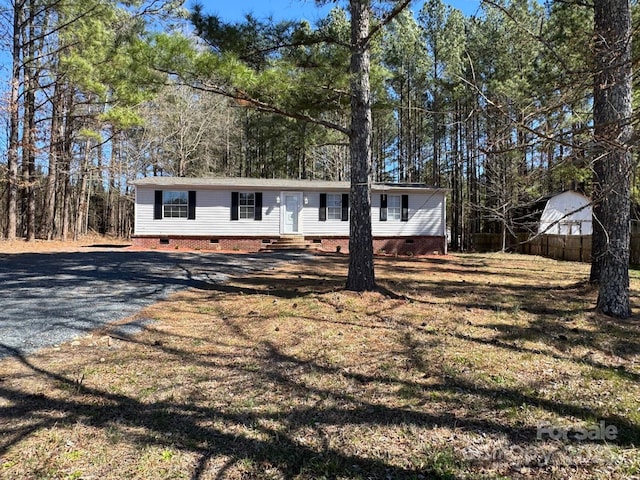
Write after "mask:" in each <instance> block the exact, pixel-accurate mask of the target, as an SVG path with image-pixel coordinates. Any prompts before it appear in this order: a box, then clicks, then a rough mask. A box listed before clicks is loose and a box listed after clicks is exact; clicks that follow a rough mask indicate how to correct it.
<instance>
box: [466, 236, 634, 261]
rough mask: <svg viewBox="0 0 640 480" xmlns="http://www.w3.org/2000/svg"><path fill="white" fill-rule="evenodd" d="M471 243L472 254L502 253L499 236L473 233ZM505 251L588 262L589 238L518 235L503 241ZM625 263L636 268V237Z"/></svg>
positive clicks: (589, 256) (589, 254) (632, 237)
mask: <svg viewBox="0 0 640 480" xmlns="http://www.w3.org/2000/svg"><path fill="white" fill-rule="evenodd" d="M473 240H474V245H475V250H477V251H479V252H498V251H500V250H501V249H502V235H500V234H493V233H477V234H475V235H474V237H473ZM507 250H509V251H511V252H517V253H524V254H528V255H541V256H543V257H549V258H555V259H557V260H569V261H573V262H590V261H591V235H538V236H536V237H534V238H529V236H528V235H527V234H522V235H518V236H517V237H509V238H508V239H507ZM629 263H630V264H631V265H640V233H632V234H631V252H630V258H629Z"/></svg>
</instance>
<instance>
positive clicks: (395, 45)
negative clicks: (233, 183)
mask: <svg viewBox="0 0 640 480" xmlns="http://www.w3.org/2000/svg"><path fill="white" fill-rule="evenodd" d="M344 3H347V2H344ZM412 5H413V6H414V9H413V10H409V9H405V10H403V11H402V12H400V13H399V14H398V15H396V16H394V18H393V20H392V21H390V22H389V23H388V24H386V25H385V28H384V29H382V30H381V31H380V33H379V35H377V36H376V37H375V38H373V40H372V44H371V45H370V52H371V59H370V61H371V66H370V71H371V93H372V107H373V113H372V126H373V135H372V140H371V142H372V146H373V159H372V160H373V171H374V180H375V181H399V182H419V183H427V184H431V185H435V186H441V187H446V188H449V189H450V192H451V193H450V199H449V202H448V205H449V212H448V216H449V224H450V229H451V243H452V245H451V246H452V248H453V249H470V248H472V247H473V234H475V233H479V232H502V233H504V234H505V235H506V234H508V233H509V232H516V231H521V230H523V229H526V228H527V227H530V226H531V225H530V222H531V217H530V214H531V212H532V210H533V209H534V208H535V207H536V206H539V202H540V200H541V199H543V198H544V197H545V196H546V195H549V194H552V193H556V192H559V191H562V190H564V189H568V188H577V189H581V190H582V191H584V192H585V193H587V194H591V192H592V188H593V187H592V176H593V161H594V151H593V145H594V142H593V134H594V132H593V89H594V81H595V80H594V79H595V75H596V69H595V66H594V61H593V44H594V41H593V37H594V20H593V15H594V11H593V5H592V2H590V1H588V0H587V1H584V0H580V1H579V0H575V1H574V0H567V1H554V2H546V3H544V4H543V3H541V2H537V1H535V0H485V1H484V2H483V3H482V5H481V7H480V8H479V9H478V11H477V12H476V14H475V15H474V16H471V17H469V16H465V15H463V14H462V12H460V11H458V10H456V9H453V8H451V7H449V6H448V5H446V3H445V2H443V1H441V0H427V1H425V2H424V4H420V5H418V4H416V3H413V4H412ZM341 7H343V8H341ZM347 7H348V5H340V4H338V5H337V6H336V7H335V8H334V9H333V10H332V11H331V12H330V13H329V15H328V16H327V17H326V18H324V19H323V20H321V21H319V22H318V23H317V24H315V25H310V24H309V23H307V22H298V21H291V22H272V21H269V20H263V19H256V18H252V17H248V18H247V19H246V21H245V22H243V23H241V24H233V25H229V24H226V23H224V19H218V18H216V17H211V16H209V15H207V12H206V11H204V10H203V9H201V8H198V7H196V8H195V9H194V11H191V12H190V11H187V10H186V9H185V8H184V7H182V5H181V2H171V1H165V2H159V1H156V0H148V1H146V2H145V1H143V2H118V1H115V0H76V1H74V2H64V1H60V0H14V1H13V2H12V3H5V4H4V6H3V8H2V10H1V11H0V14H1V15H2V25H1V27H0V28H1V29H2V36H1V37H0V38H2V40H3V46H2V48H3V50H4V56H3V58H5V60H6V63H7V81H6V87H5V89H4V92H3V103H2V111H1V115H2V119H3V124H4V125H5V126H6V128H5V131H6V136H5V138H3V141H2V154H1V156H0V197H1V202H0V231H1V232H2V235H3V236H4V237H5V238H9V239H11V238H16V237H25V238H27V239H32V238H49V239H51V238H65V239H66V238H74V237H77V236H79V235H83V234H85V233H87V232H89V231H95V232H98V233H105V234H111V235H120V236H127V235H129V234H131V232H132V210H133V197H132V188H131V186H130V182H131V181H132V180H134V179H135V178H139V177H141V176H150V175H175V176H199V175H216V176H251V177H264V178H267V177H268V178H273V177H278V178H301V179H302V178H307V179H330V180H333V179H340V180H347V179H349V177H350V174H351V171H350V168H351V167H350V165H351V164H350V160H349V159H350V151H349V138H348V136H347V135H345V133H348V131H347V129H346V127H344V126H345V125H348V123H349V121H348V119H349V118H350V91H349V62H350V52H349V35H350V25H349V13H348V10H347ZM634 9H635V10H637V8H636V7H635V6H634ZM374 11H375V10H374ZM382 21H383V19H380V18H378V19H376V18H373V19H372V24H373V28H375V24H376V22H382ZM634 32H635V30H634ZM635 43H636V44H638V42H635ZM636 57H637V56H636V55H634V57H633V58H636ZM631 186H632V194H633V196H634V198H635V197H637V182H636V181H635V175H633V178H632V183H631Z"/></svg>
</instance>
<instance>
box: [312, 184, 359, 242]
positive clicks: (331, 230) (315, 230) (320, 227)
mask: <svg viewBox="0 0 640 480" xmlns="http://www.w3.org/2000/svg"><path fill="white" fill-rule="evenodd" d="M321 193H330V194H332V195H333V194H336V195H339V196H342V194H343V193H348V191H347V190H345V191H344V192H305V193H304V197H305V198H307V200H308V203H307V204H306V205H304V208H303V209H302V217H303V222H304V223H303V225H304V234H305V235H312V236H327V237H346V236H348V235H349V222H348V221H346V222H345V221H342V220H338V219H336V220H332V219H329V218H328V215H327V220H325V221H322V222H321V221H320V220H319V211H320V194H321ZM327 196H328V195H327ZM327 207H328V205H327ZM341 217H342V215H341Z"/></svg>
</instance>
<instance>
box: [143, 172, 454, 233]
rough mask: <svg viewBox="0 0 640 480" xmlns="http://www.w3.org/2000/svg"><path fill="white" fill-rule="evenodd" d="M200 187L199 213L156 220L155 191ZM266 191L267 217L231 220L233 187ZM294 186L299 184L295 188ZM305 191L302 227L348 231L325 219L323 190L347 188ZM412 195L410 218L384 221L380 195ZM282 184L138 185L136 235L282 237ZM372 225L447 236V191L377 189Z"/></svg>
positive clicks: (386, 230) (316, 230)
mask: <svg viewBox="0 0 640 480" xmlns="http://www.w3.org/2000/svg"><path fill="white" fill-rule="evenodd" d="M155 190H165V191H189V190H195V191H196V218H195V220H188V219H186V218H163V219H160V220H154V218H153V211H154V192H155ZM232 190H233V191H239V192H262V220H259V221H256V220H244V219H242V220H237V221H231V219H230V210H231V191H232ZM291 191H294V190H291ZM295 191H301V192H302V194H303V205H302V211H301V213H300V220H301V222H300V229H301V233H303V234H304V235H306V236H311V237H313V236H317V237H348V236H349V221H342V220H331V219H327V220H325V221H320V220H319V208H320V194H321V193H328V194H332V193H333V194H343V193H347V190H344V191H338V190H302V189H301V190H295ZM381 193H386V194H388V195H408V197H409V221H407V222H402V221H399V220H388V221H385V222H381V221H380V195H381ZM281 194H282V190H262V189H260V188H259V187H252V188H233V187H232V188H231V189H229V190H221V189H211V188H206V187H195V186H194V187H192V188H186V187H173V186H165V185H158V186H147V185H137V186H136V207H135V235H139V236H152V235H153V236H172V235H175V236H202V237H234V236H243V237H277V236H279V235H280V232H281V225H280V223H281V216H280V204H279V203H278V202H277V197H280V196H281ZM371 202H372V210H371V215H372V229H373V235H374V237H395V236H400V237H411V236H437V237H438V236H439V237H442V236H444V232H445V226H444V222H445V213H444V212H445V203H444V202H445V192H444V191H442V190H430V191H427V192H426V193H425V192H424V191H423V192H417V191H415V190H413V191H412V190H406V189H405V190H400V191H396V190H385V191H384V192H382V191H380V190H374V191H372V193H371Z"/></svg>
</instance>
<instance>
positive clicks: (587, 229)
mask: <svg viewBox="0 0 640 480" xmlns="http://www.w3.org/2000/svg"><path fill="white" fill-rule="evenodd" d="M591 232H592V209H591V200H590V199H589V198H588V197H586V196H584V195H583V194H581V193H579V192H576V191H573V190H567V191H566V192H562V193H560V194H558V195H554V196H552V197H551V198H549V200H547V204H546V205H545V207H544V210H543V211H542V216H541V217H540V224H539V227H538V233H544V234H548V235H591Z"/></svg>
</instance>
